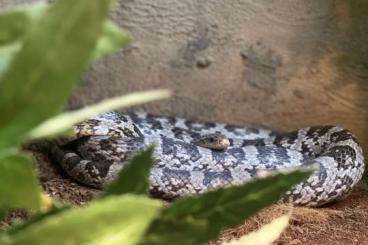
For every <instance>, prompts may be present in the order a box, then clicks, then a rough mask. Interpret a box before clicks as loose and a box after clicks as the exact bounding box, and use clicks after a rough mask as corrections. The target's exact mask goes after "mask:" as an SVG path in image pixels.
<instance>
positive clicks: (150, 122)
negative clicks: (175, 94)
mask: <svg viewBox="0 0 368 245" xmlns="http://www.w3.org/2000/svg"><path fill="white" fill-rule="evenodd" d="M75 131H76V139H74V140H71V141H70V142H69V143H67V144H63V145H59V146H54V147H53V148H52V150H51V156H52V158H53V159H54V160H56V161H58V162H59V163H60V164H61V166H62V168H63V169H64V170H65V171H66V172H67V173H68V174H69V175H70V176H71V177H72V178H74V179H75V180H77V181H79V182H81V183H83V184H86V185H89V186H93V187H97V188H102V187H103V186H104V185H105V184H107V183H109V182H111V181H112V180H114V178H115V177H116V176H117V174H118V172H119V171H120V170H121V169H122V168H123V167H124V166H125V165H126V164H127V162H128V161H129V159H130V158H131V157H132V155H133V154H134V153H136V152H137V151H139V150H142V149H144V148H146V147H147V146H148V145H151V144H155V146H156V147H155V151H154V158H155V160H156V162H155V165H154V166H153V168H152V169H151V172H150V179H149V180H150V193H151V195H153V196H156V197H159V198H164V199H173V198H176V197H182V196H188V195H193V194H199V193H204V192H207V191H210V190H213V189H216V188H221V187H226V186H231V185H239V184H243V183H246V182H249V181H251V180H253V179H254V178H255V177H256V176H258V175H259V173H262V172H268V171H270V170H281V171H282V170H285V171H287V170H288V169H293V168H295V167H298V166H308V165H311V164H313V163H317V164H319V166H320V169H319V170H317V171H316V172H315V173H313V174H312V175H311V176H310V177H309V178H308V179H307V180H305V181H304V182H302V183H300V184H298V185H296V186H294V187H293V188H292V189H291V190H290V191H289V192H287V194H286V195H285V197H284V198H283V200H284V201H288V202H292V203H294V204H296V205H306V206H320V205H323V204H326V203H329V202H331V201H335V200H338V199H340V198H342V197H344V196H346V194H348V193H349V192H350V191H351V189H352V188H353V187H354V185H355V184H356V183H357V182H358V181H359V180H360V179H361V177H362V175H363V172H364V159H363V154H362V149H361V147H360V146H359V144H358V142H357V140H356V138H355V137H354V135H353V134H352V133H351V132H349V131H348V130H346V129H344V128H341V127H337V126H318V127H309V128H303V129H300V130H297V131H294V132H289V133H275V132H272V131H269V130H265V129H255V128H243V127H238V126H234V125H227V124H221V123H198V122H194V121H190V120H187V119H183V118H176V117H157V116H152V115H149V114H146V113H127V114H119V113H115V112H110V113H105V114H102V115H99V116H96V117H94V118H91V119H89V120H86V121H84V122H83V123H80V124H78V125H76V126H75ZM206 134H221V135H224V136H225V137H227V139H228V140H229V143H230V146H229V147H228V148H227V149H225V150H223V151H219V150H211V149H208V148H204V147H201V146H196V145H194V144H192V142H193V140H195V139H197V138H198V137H201V136H203V135H206Z"/></svg>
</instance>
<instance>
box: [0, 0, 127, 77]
mask: <svg viewBox="0 0 368 245" xmlns="http://www.w3.org/2000/svg"><path fill="white" fill-rule="evenodd" d="M49 6H50V5H48V4H47V3H46V2H44V1H40V2H38V3H36V4H32V5H26V6H21V7H18V8H15V9H9V10H6V11H2V12H0V76H1V74H3V72H4V71H5V70H6V69H7V68H8V67H9V64H10V62H11V61H12V58H13V57H14V55H15V54H16V53H17V52H18V51H19V50H20V49H21V47H22V39H23V37H24V36H25V34H26V33H27V31H28V30H29V29H30V28H31V27H32V25H34V23H35V22H36V21H37V20H38V19H39V18H40V17H41V16H42V15H43V14H44V13H45V12H46V11H47V10H48V8H49ZM130 41H131V38H130V36H129V35H127V34H126V33H124V32H122V31H121V30H120V28H119V27H118V26H117V25H116V24H115V23H114V22H112V21H109V20H106V21H105V22H104V24H103V32H102V34H101V35H100V37H99V38H98V41H97V44H96V47H95V49H94V51H93V54H92V60H96V59H98V58H101V57H103V56H106V55H109V54H111V53H113V52H114V51H116V50H117V49H119V48H122V47H125V46H126V45H128V44H129V43H130Z"/></svg>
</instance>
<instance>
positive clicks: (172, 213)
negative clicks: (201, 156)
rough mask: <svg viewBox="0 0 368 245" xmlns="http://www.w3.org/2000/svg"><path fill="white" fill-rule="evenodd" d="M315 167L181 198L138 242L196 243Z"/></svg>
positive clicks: (275, 196)
mask: <svg viewBox="0 0 368 245" xmlns="http://www.w3.org/2000/svg"><path fill="white" fill-rule="evenodd" d="M315 170H316V168H312V169H309V168H308V169H301V170H296V171H293V172H291V173H279V174H276V175H274V176H270V177H267V178H262V179H257V180H255V181H253V182H250V183H248V184H245V185H242V186H235V187H230V188H226V189H220V190H216V191H213V192H209V193H205V194H203V195H200V196H196V197H190V198H186V199H181V200H178V201H176V202H174V203H173V204H172V205H171V206H170V207H169V208H167V209H165V210H164V211H163V212H162V214H161V215H160V216H159V217H158V218H156V220H155V221H154V222H153V223H152V225H151V227H150V229H149V230H148V231H147V233H146V235H145V239H143V240H142V242H141V243H140V244H147V245H148V244H150V245H153V244H171V242H172V241H175V244H177V245H178V244H185V245H190V244H200V243H203V242H205V241H208V240H211V239H215V238H216V237H217V236H218V235H219V233H220V231H221V230H223V229H224V228H229V227H231V226H235V225H239V224H241V223H243V222H244V220H245V219H246V218H248V217H250V216H251V215H253V214H255V213H256V212H258V211H259V210H261V209H262V208H264V207H267V206H269V205H271V204H272V203H274V202H276V201H277V200H279V199H280V198H281V196H282V195H283V194H284V193H285V192H286V191H287V190H289V189H290V188H291V187H292V186H293V185H295V184H297V183H300V182H301V181H302V180H303V179H305V178H306V177H308V176H309V175H310V174H311V173H312V172H313V171H315Z"/></svg>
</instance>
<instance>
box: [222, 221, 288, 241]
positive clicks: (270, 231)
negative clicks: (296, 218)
mask: <svg viewBox="0 0 368 245" xmlns="http://www.w3.org/2000/svg"><path fill="white" fill-rule="evenodd" d="M289 219H290V214H289V215H287V214H286V215H283V216H281V217H279V218H276V219H274V220H273V221H272V222H271V223H269V224H266V225H264V226H262V227H261V228H260V229H259V230H257V231H254V232H251V233H249V234H247V235H245V236H243V237H241V238H240V239H238V240H233V241H230V242H224V243H222V244H221V245H254V244H257V245H271V244H272V243H273V242H274V241H276V240H277V239H278V238H279V237H280V235H281V233H282V232H283V231H284V230H285V229H286V227H287V226H288V225H289Z"/></svg>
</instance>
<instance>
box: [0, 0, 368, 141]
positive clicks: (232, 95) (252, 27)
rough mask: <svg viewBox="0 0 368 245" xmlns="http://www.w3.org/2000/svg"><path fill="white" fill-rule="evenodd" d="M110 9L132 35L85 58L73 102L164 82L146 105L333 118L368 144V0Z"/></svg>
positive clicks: (266, 119) (229, 115)
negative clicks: (116, 47) (114, 49)
mask: <svg viewBox="0 0 368 245" xmlns="http://www.w3.org/2000/svg"><path fill="white" fill-rule="evenodd" d="M21 2H26V1H14V0H7V1H5V0H0V3H1V4H2V5H3V6H5V5H9V4H14V3H21ZM28 2H35V1H28ZM113 18H114V19H115V20H116V21H117V22H118V23H119V24H120V25H121V27H122V28H123V29H125V30H127V31H129V32H130V33H131V35H132V36H133V37H134V42H133V43H132V45H131V46H130V47H129V48H127V49H125V50H123V51H121V52H118V53H117V54H115V55H113V56H111V57H109V58H107V59H104V60H102V61H101V62H99V63H98V64H95V65H94V66H93V67H91V69H90V71H89V72H88V74H87V75H86V77H85V78H84V79H83V81H82V82H81V86H80V88H79V89H78V90H77V91H76V93H75V94H74V95H73V97H72V98H71V100H70V108H76V107H80V106H83V105H86V104H91V103H93V102H96V101H99V100H101V99H103V98H108V97H111V96H116V95H120V94H124V93H127V92H133V91H139V90H144V89H152V88H169V89H171V90H172V91H173V92H174V95H173V97H172V98H171V99H169V100H165V101H160V102H155V103H151V104H147V105H144V106H143V109H145V110H147V111H150V112H154V113H159V114H170V115H178V116H184V117H190V118H194V119H200V120H218V121H224V122H231V123H237V124H243V125H249V124H251V125H260V126H265V127H269V128H273V129H278V130H291V129H295V128H300V127H304V126H308V125H316V124H337V125H341V126H344V127H347V128H350V129H352V130H353V131H354V132H355V133H356V134H357V135H358V136H359V139H360V140H361V141H363V143H365V146H368V133H367V130H368V127H367V115H368V81H367V80H368V44H367V43H368V2H367V1H364V0H357V1H343V0H335V1H333V0H325V1H318V0H312V1H304V0H284V1H252V0H243V1H225V0H222V1H218V0H208V1H195V0H170V1H168V0H156V1H149V0H134V1H133V0H127V1H117V2H116V6H115V11H114V14H113Z"/></svg>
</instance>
